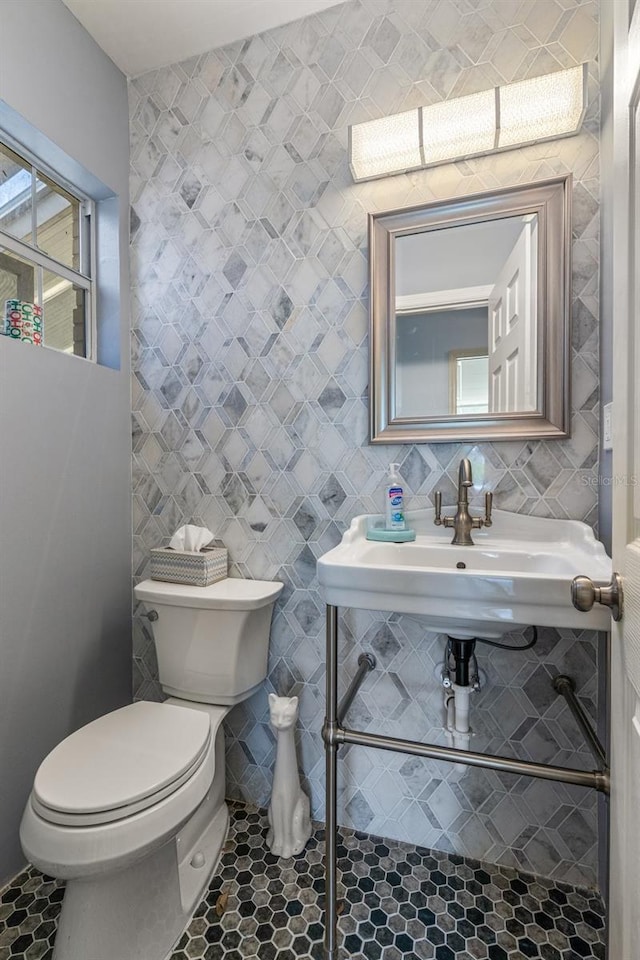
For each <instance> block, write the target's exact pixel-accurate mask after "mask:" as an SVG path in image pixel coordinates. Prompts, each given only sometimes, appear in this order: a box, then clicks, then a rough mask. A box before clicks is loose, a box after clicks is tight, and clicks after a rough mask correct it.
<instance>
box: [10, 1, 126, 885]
mask: <svg viewBox="0 0 640 960" xmlns="http://www.w3.org/2000/svg"><path fill="white" fill-rule="evenodd" d="M0 35H1V36H2V56H1V58H0V100H1V101H2V103H0V123H2V124H4V125H7V124H9V125H12V126H13V130H12V132H13V133H14V135H15V136H21V137H22V140H23V142H25V141H26V140H29V139H30V140H31V142H30V143H27V144H26V145H27V146H29V147H31V148H32V149H34V150H35V151H36V152H38V153H42V152H43V151H44V152H46V153H48V154H49V155H50V160H51V162H52V163H55V160H56V158H58V159H61V162H62V161H64V157H62V158H61V156H60V157H58V156H57V154H56V149H55V148H56V146H57V147H58V148H59V149H60V151H63V152H64V153H65V154H67V155H68V157H70V158H72V159H73V160H74V161H77V163H79V164H82V165H83V166H84V167H85V168H87V170H88V171H90V173H91V174H92V175H93V176H94V177H97V178H98V179H99V180H100V181H102V182H103V184H105V185H106V186H107V187H108V188H109V190H110V191H113V192H114V193H115V194H117V196H118V198H119V200H118V202H117V203H118V208H119V217H118V220H119V252H120V258H121V266H120V283H119V292H118V290H117V284H114V286H113V288H112V289H111V290H110V291H109V294H108V296H107V298H106V300H107V301H108V303H107V309H108V310H109V311H110V313H111V316H112V318H113V317H116V318H117V319H118V321H119V322H118V323H117V324H116V325H115V328H114V326H113V325H111V326H110V327H109V329H108V339H109V340H110V343H108V344H106V343H104V342H103V343H102V344H101V347H100V350H101V354H102V355H103V356H104V357H105V359H107V360H108V362H109V363H110V365H111V366H114V367H116V369H109V368H108V367H106V366H97V365H95V364H91V363H89V362H87V361H84V360H80V359H77V358H74V357H70V356H67V355H64V354H61V353H57V352H55V351H52V350H46V349H44V348H40V349H37V348H30V347H26V346H24V345H22V344H19V343H14V342H9V341H8V340H7V339H6V338H4V337H0V770H1V776H2V790H0V822H1V823H2V831H1V832H0V881H1V880H2V879H3V878H6V877H8V876H10V875H11V874H13V873H14V872H15V871H16V870H18V869H19V868H20V867H21V865H22V863H23V862H24V860H23V857H22V853H21V850H20V847H19V842H18V827H19V822H20V817H21V815H22V809H23V807H24V804H25V801H26V799H27V796H28V794H29V790H30V788H31V783H32V779H33V774H34V772H35V770H36V768H37V766H38V764H39V763H40V761H41V760H42V758H43V757H44V756H45V755H46V753H47V752H48V751H49V750H50V749H51V748H52V747H53V746H54V745H55V744H56V743H57V742H58V741H59V740H60V739H62V738H63V737H64V736H66V735H67V734H68V733H70V732H71V731H72V730H74V729H76V728H77V727H78V726H80V725H81V724H83V723H85V722H87V721H88V720H90V719H92V718H93V717H95V716H97V715H99V714H101V713H103V712H105V711H107V710H109V709H111V708H112V707H115V706H118V705H121V704H123V703H125V702H127V701H128V700H129V699H130V669H131V668H130V656H131V631H130V525H131V523H130V464H129V456H130V441H129V428H128V422H129V386H128V374H129V361H128V352H129V335H128V292H127V291H128V283H129V277H128V262H127V242H128V230H127V224H128V186H127V176H128V121H127V89H126V81H125V78H124V77H123V76H122V74H121V73H120V72H119V71H118V70H117V69H116V67H115V66H114V65H113V63H112V62H111V61H110V60H109V59H108V58H107V57H106V56H105V55H104V54H103V53H102V52H101V51H100V50H99V48H98V47H97V46H96V45H95V43H94V42H93V41H92V40H91V39H90V37H89V36H88V34H86V32H85V31H84V29H83V28H82V27H81V26H80V25H79V23H78V22H77V21H76V20H75V18H74V17H73V16H72V15H71V14H70V13H69V11H68V10H67V9H66V7H64V6H63V4H62V3H61V2H60V0H3V2H2V4H0ZM20 117H22V118H23V120H24V121H26V123H25V124H24V125H22V126H21V121H20ZM30 128H31V131H30ZM33 128H35V129H36V130H38V131H40V133H41V134H42V135H43V136H42V138H38V137H37V136H35V135H34V134H33ZM46 138H48V140H47V139H46ZM65 162H67V161H65ZM62 172H65V173H66V174H68V175H73V163H71V164H70V166H69V169H67V170H65V171H62ZM109 205H110V207H111V211H113V208H114V206H115V202H114V201H109ZM116 254H117V250H116V249H115V244H113V245H112V248H111V249H106V248H104V249H103V250H102V251H101V253H100V256H102V257H104V259H105V262H110V263H111V264H112V265H113V263H114V262H115V257H116ZM118 298H119V302H118ZM99 319H100V318H99ZM118 351H119V353H120V365H119V369H117V367H118V358H117V353H118Z"/></svg>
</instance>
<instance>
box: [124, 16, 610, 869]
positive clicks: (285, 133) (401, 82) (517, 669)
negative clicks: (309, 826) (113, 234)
mask: <svg viewBox="0 0 640 960" xmlns="http://www.w3.org/2000/svg"><path fill="white" fill-rule="evenodd" d="M597 53H598V22H597V5H596V4H594V3H593V2H591V0H586V2H580V0H544V3H542V2H537V3H536V4H531V3H519V2H509V3H505V2H504V0H480V2H477V0H446V2H434V3H416V2H415V0H389V2H385V3H380V2H378V0H348V2H346V3H344V4H341V5H339V6H336V7H333V8H331V9H329V10H325V11H323V12H321V13H319V14H317V15H313V16H309V17H306V18H304V19H302V20H298V21H295V22H293V23H290V24H287V25H285V26H282V27H279V28H277V29H274V30H270V31H267V32H266V33H263V34H261V35H259V36H253V37H250V38H248V39H246V40H243V41H239V42H238V43H235V44H233V45H230V46H227V47H224V48H220V49H216V50H212V51H210V52H209V53H206V54H203V55H202V56H199V57H194V58H192V59H191V60H188V61H185V62H183V63H179V64H174V65H171V66H167V67H164V68H162V69H160V70H157V71H153V72H151V73H147V74H144V75H143V76H141V77H139V78H137V79H136V80H134V81H132V82H131V83H130V110H131V197H132V214H131V230H132V247H131V251H132V283H133V287H132V320H133V330H132V353H133V377H132V397H133V500H134V543H133V565H134V574H135V577H136V579H139V578H141V577H144V576H146V575H148V560H149V550H150V548H151V547H154V546H159V545H161V544H163V543H166V542H167V538H168V537H169V536H170V535H171V534H172V533H173V532H174V530H175V529H176V527H178V526H180V525H181V524H182V523H185V522H190V523H197V524H204V525H206V526H207V527H208V528H209V529H211V530H213V531H214V532H215V535H216V537H217V538H218V539H219V541H220V542H221V543H224V545H225V546H226V547H227V548H228V550H229V557H230V565H231V574H232V575H233V576H243V577H254V578H256V577H258V578H265V579H279V580H281V581H282V582H283V583H284V590H283V593H282V595H281V597H280V599H279V601H278V604H277V608H276V612H275V617H274V622H273V631H272V641H271V651H270V662H269V679H268V682H267V685H266V691H265V690H263V691H261V692H260V693H259V694H257V695H256V696H254V697H253V698H252V699H251V700H249V701H248V702H247V703H245V704H243V705H241V706H239V707H237V708H236V709H235V710H234V711H233V713H232V714H231V716H230V718H229V721H228V724H227V740H228V758H227V761H228V784H229V790H230V792H231V794H232V796H234V797H236V798H243V799H245V800H247V801H249V802H252V803H254V804H256V805H259V806H260V805H261V806H265V805H266V803H267V802H268V798H269V793H270V782H271V771H272V766H273V760H274V752H275V741H274V737H273V734H272V732H271V730H270V729H269V725H268V711H267V701H266V692H269V691H271V690H274V691H276V692H277V693H280V694H296V695H298V696H299V697H300V728H299V736H298V748H299V755H300V760H301V764H302V769H303V775H304V779H305V784H306V787H307V789H308V790H309V792H310V794H311V797H312V804H313V813H314V816H315V817H317V818H318V819H321V818H322V816H323V798H322V782H323V761H322V744H321V740H320V732H319V731H320V725H321V722H322V715H323V698H324V689H323V684H324V654H323V650H324V609H323V604H322V600H321V597H320V595H319V592H318V584H317V580H316V577H315V562H316V560H317V558H318V557H319V556H320V555H321V554H322V553H324V552H325V551H326V550H328V549H330V548H331V547H332V546H334V545H335V544H336V543H337V542H338V541H339V539H340V537H341V535H342V533H343V532H344V530H345V529H346V527H347V525H348V523H349V521H350V519H351V518H352V517H353V516H355V515H356V514H358V513H370V512H377V511H378V510H379V509H380V502H379V500H380V496H379V491H380V490H381V488H382V486H383V483H384V478H385V475H386V468H387V464H388V463H389V461H391V460H394V461H398V462H399V463H400V469H401V473H402V475H403V477H404V479H405V487H406V492H407V505H408V507H409V508H410V507H411V506H417V505H421V504H425V503H426V502H427V501H428V500H429V499H430V498H431V496H432V494H433V491H434V490H436V489H438V488H440V489H442V490H444V491H445V493H446V491H447V490H451V489H452V487H453V485H454V484H455V481H456V476H455V471H456V465H457V463H458V461H459V459H460V457H461V456H464V455H467V454H469V453H470V452H471V451H473V456H474V458H475V459H476V460H483V461H484V477H485V483H486V486H487V488H490V489H491V490H493V491H494V494H495V503H496V505H497V506H499V507H501V508H503V509H506V510H512V511H516V512H520V513H526V514H533V515H538V516H548V517H560V518H566V517H569V518H575V519H579V520H585V521H586V522H587V523H591V524H595V521H596V509H597V490H598V486H597V478H598V412H599V396H598V295H599V291H598V267H599V236H598V195H599V185H598V149H599V141H598V135H599V85H598V66H597ZM583 61H587V62H588V64H589V81H588V96H589V102H588V108H587V113H586V119H585V124H584V127H583V129H582V131H581V133H580V134H579V135H578V136H576V137H572V138H569V139H565V140H559V141H553V142H550V143H544V144H540V145H538V146H530V147H526V148H523V149H517V150H512V151H509V152H506V153H503V154H499V155H496V156H492V157H480V158H477V159H474V160H469V161H463V162H459V163H455V164H446V165H443V166H441V167H434V168H432V169H429V170H422V171H418V172H413V173H410V174H407V175H401V176H396V177H388V178H386V179H383V180H378V181H372V182H369V183H359V184H354V183H353V182H352V180H351V177H350V174H349V171H348V168H347V128H348V125H349V124H350V123H353V122H358V121H362V120H367V119H371V118H375V117H380V116H383V115H386V114H391V113H398V112H401V111H402V110H406V109H409V108H410V107H412V106H414V105H416V104H418V103H424V104H430V103H436V102H440V101H442V100H444V99H449V98H454V97H460V96H464V95H466V94H470V93H473V92H475V91H478V90H482V89H487V88H488V87H491V86H493V85H495V84H501V83H508V82H511V81H516V80H521V79H524V78H526V77H529V76H535V75H537V74H541V73H547V72H550V71H552V70H555V69H560V68H564V67H569V66H572V65H574V64H577V63H581V62H583ZM569 171H570V172H572V173H573V176H574V198H573V199H574V204H573V230H572V237H573V239H572V259H573V267H572V269H573V277H572V310H573V334H572V346H571V372H572V398H573V399H572V405H573V406H572V411H571V418H572V435H571V438H570V439H567V440H562V441H552V442H545V441H523V442H509V443H493V444H492V443H482V444H478V445H472V444H431V445H430V444H421V445H415V446H412V445H407V446H390V447H384V448H381V447H378V446H376V447H371V446H369V445H368V442H367V430H368V428H367V363H368V334H367V308H368V289H367V219H366V217H367V213H368V212H369V211H380V210H390V209H394V208H398V207H403V206H410V205H414V204H418V203H421V202H428V201H431V200H434V199H439V198H446V197H454V196H463V195H465V194H468V193H471V192H478V191H480V190H487V189H491V188H494V187H502V186H505V185H509V184H516V183H526V182H528V181H533V180H539V179H544V178H547V177H551V176H555V175H558V174H563V173H566V172H569ZM446 499H447V498H446V496H445V500H446ZM342 626H343V631H342V638H343V644H342V650H341V657H342V670H341V674H342V676H341V683H342V684H343V685H346V683H347V682H348V680H349V678H350V676H351V675H352V674H353V671H354V670H355V666H356V661H357V656H358V653H359V652H360V651H361V650H362V649H370V648H373V649H374V650H378V659H379V662H380V667H379V669H378V671H377V672H376V673H375V674H373V675H371V676H370V677H369V678H368V680H367V685H366V687H365V688H364V690H363V692H362V694H361V695H360V696H359V697H358V699H357V701H356V703H355V704H354V707H353V710H354V712H355V715H356V716H357V718H358V722H359V723H360V724H361V725H363V726H365V727H366V726H369V728H370V729H375V730H378V731H380V732H383V733H387V734H394V733H395V735H400V736H404V737H412V738H414V739H427V738H428V739H431V740H438V738H441V737H442V723H443V704H442V691H441V689H440V686H439V683H438V679H437V676H436V674H437V670H438V664H439V663H440V662H441V660H442V651H443V646H444V640H443V638H442V637H440V636H438V635H436V634H433V633H429V632H427V631H426V630H425V629H424V627H423V626H422V625H421V623H420V621H419V619H418V618H407V617H397V616H389V615H381V614H378V613H376V612H371V613H358V614H356V613H353V612H346V613H345V615H344V617H343V624H342ZM543 634H544V636H543V637H542V638H541V641H540V643H539V645H538V647H537V648H535V649H534V650H532V651H529V652H527V653H509V654H506V653H502V652H498V651H492V652H489V651H488V650H487V649H484V650H480V651H479V658H480V666H481V668H482V670H483V671H484V684H483V691H482V692H481V693H479V694H477V695H476V696H475V699H474V701H473V708H472V709H473V717H472V724H473V727H474V730H475V737H474V740H473V741H472V746H473V747H476V748H478V749H485V748H486V749H489V750H493V751H496V752H503V753H511V754H513V755H516V756H526V757H531V758H533V759H536V760H548V761H551V760H553V761H555V762H558V763H567V764H574V765H576V766H578V765H580V766H581V765H583V764H587V765H590V762H591V761H590V758H589V757H588V755H587V754H586V753H585V749H584V744H583V742H582V741H581V739H580V737H579V735H578V733H577V731H576V729H575V727H574V725H573V722H572V720H571V717H570V715H569V714H568V712H567V710H566V708H565V707H564V706H563V704H562V703H559V702H558V700H557V698H554V697H552V695H551V693H550V689H549V685H550V678H551V677H552V676H553V675H554V674H556V673H558V672H565V671H566V672H567V673H570V674H571V675H572V676H574V677H575V679H576V682H577V684H578V692H579V694H580V696H581V697H582V698H583V702H585V703H586V705H587V707H588V709H589V710H590V712H591V713H592V715H593V716H594V717H595V716H596V714H597V689H596V674H597V637H596V636H595V635H594V634H587V633H580V632H576V633H572V632H568V631H564V632H556V631H543ZM513 639H514V640H515V642H517V640H518V638H517V637H515V638H513ZM134 691H135V695H136V697H139V698H143V699H158V698H160V697H161V691H160V688H159V685H158V679H157V665H156V661H155V655H154V650H153V644H152V642H151V637H150V633H149V628H148V626H147V624H146V621H142V620H141V619H140V618H139V617H136V621H135V644H134ZM354 725H355V724H354ZM342 754H343V756H344V758H345V759H344V761H343V762H342V764H341V770H342V774H341V782H340V791H341V795H340V817H341V822H342V823H343V824H344V825H345V826H351V827H356V828H358V829H366V830H369V831H370V832H372V833H375V834H377V835H382V836H387V837H393V838H394V839H397V840H405V841H409V842H415V843H420V844H422V845H424V846H429V847H432V848H434V849H438V850H442V851H444V852H450V853H456V854H460V855H464V856H472V857H483V858H485V859H488V860H491V861H493V862H496V863H503V864H506V865H508V866H515V865H520V866H523V867H524V868H525V869H528V870H531V871H533V872H536V873H539V874H543V875H546V876H549V877H553V878H555V879H558V880H566V881H570V882H574V883H592V882H594V880H595V869H596V840H597V837H596V802H595V798H594V797H593V796H590V795H589V794H587V793H586V792H585V791H580V790H577V789H575V790H570V789H568V788H565V787H562V786H557V785H551V784H542V783H539V782H534V781H530V780H527V781H525V780H524V779H518V778H513V777H509V776H507V775H498V774H491V773H487V772H471V771H468V772H466V773H464V772H461V771H458V770H456V769H451V768H449V769H445V767H441V766H439V765H438V764H434V763H426V762H424V761H421V760H418V759H415V758H413V759H409V760H408V759H407V758H406V757H400V756H393V755H385V756H382V755H381V754H380V753H366V752H365V751H363V750H358V749H357V748H353V749H351V750H346V749H345V750H343V751H342Z"/></svg>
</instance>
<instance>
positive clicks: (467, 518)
mask: <svg viewBox="0 0 640 960" xmlns="http://www.w3.org/2000/svg"><path fill="white" fill-rule="evenodd" d="M471 486H473V478H472V475H471V461H470V460H469V459H468V458H467V457H465V458H464V460H461V461H460V468H459V470H458V509H457V510H456V515H455V517H442V516H441V515H440V514H441V511H442V493H441V492H440V491H439V490H438V491H437V492H436V495H435V508H436V512H435V517H434V520H433V522H434V523H435V525H436V526H437V527H442V526H444V527H453V529H454V534H453V540H452V541H451V543H457V544H458V545H460V546H464V547H472V546H473V540H472V539H471V531H472V530H479V529H480V528H481V527H490V526H491V524H492V522H493V521H492V520H491V508H492V506H493V494H492V493H485V495H484V504H485V507H484V517H472V516H471V514H470V513H469V494H468V490H469V487H471Z"/></svg>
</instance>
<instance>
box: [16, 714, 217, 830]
mask: <svg viewBox="0 0 640 960" xmlns="http://www.w3.org/2000/svg"><path fill="white" fill-rule="evenodd" d="M210 744H211V724H210V720H209V716H208V715H207V714H206V713H203V712H200V711H198V710H191V709H189V708H183V707H179V706H175V705H172V704H171V705H170V704H166V703H149V702H146V701H144V702H143V701H141V702H138V703H133V704H130V705H129V706H126V707H122V708H120V709H119V710H114V711H113V712H112V713H109V714H106V715H105V716H103V717H99V718H98V719H97V720H94V721H93V722H92V723H89V724H87V725H86V726H85V727H82V728H81V729H80V730H77V731H76V732H75V733H73V734H71V736H69V737H67V738H66V739H65V740H63V741H62V743H60V744H58V746H57V747H56V748H55V749H54V750H53V751H52V752H51V753H50V754H49V756H48V757H46V759H45V760H44V761H43V762H42V764H41V765H40V768H39V769H38V772H37V773H36V777H35V782H34V787H33V791H32V795H31V805H32V807H33V809H34V811H35V812H36V813H37V814H38V816H40V817H42V819H43V820H46V821H48V822H49V823H54V824H60V825H64V826H77V827H83V826H93V825H99V824H106V823H112V822H114V821H117V820H121V819H124V818H125V817H130V816H132V815H133V814H135V813H138V812H140V811H142V810H146V809H147V808H148V807H150V806H153V805H154V804H157V803H159V802H160V801H161V800H163V799H164V798H166V797H168V796H170V795H171V794H173V793H175V792H176V790H178V789H179V788H180V787H181V786H182V785H183V784H185V783H186V782H187V781H188V780H189V779H191V778H192V777H193V776H194V775H195V773H196V772H197V771H198V769H199V767H200V766H201V765H202V763H203V761H204V758H205V757H206V756H207V755H208V752H209V747H210Z"/></svg>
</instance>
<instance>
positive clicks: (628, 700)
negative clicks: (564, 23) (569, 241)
mask: <svg viewBox="0 0 640 960" xmlns="http://www.w3.org/2000/svg"><path fill="white" fill-rule="evenodd" d="M603 14H605V16H604V17H603V36H605V37H606V30H605V27H606V24H607V23H608V24H611V17H612V28H613V64H614V81H613V91H614V94H613V96H614V111H613V117H614V120H613V150H612V154H613V158H612V159H613V162H612V164H611V176H612V180H613V184H614V188H613V189H614V194H613V207H612V222H613V231H612V240H613V257H612V270H613V283H612V304H611V307H612V317H613V338H614V339H613V353H614V359H613V375H614V376H613V404H614V448H613V474H614V481H615V482H614V486H613V551H612V552H613V567H614V570H618V571H619V573H620V574H621V575H622V578H623V586H624V611H623V618H622V620H621V621H620V622H619V623H617V624H613V628H612V636H611V870H610V913H609V931H610V933H609V936H610V952H609V956H610V960H632V958H635V957H638V956H640V831H639V830H638V815H639V812H640V487H638V486H637V485H636V484H637V483H638V482H640V430H639V423H640V329H639V324H638V310H639V308H640V298H639V296H638V294H639V291H640V216H639V212H640V187H639V186H638V182H639V181H638V176H639V175H640V153H639V149H638V138H639V136H640V121H639V111H638V105H639V102H640V4H636V9H635V15H634V18H633V21H632V23H631V30H630V31H629V27H628V24H629V5H628V0H615V2H613V3H612V4H611V5H610V6H608V7H607V9H604V8H603ZM607 16H608V18H609V19H607ZM603 52H605V53H606V51H605V50H603ZM605 61H606V57H605ZM610 239H611V238H609V237H607V238H606V241H605V238H604V237H603V242H609V241H610Z"/></svg>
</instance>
